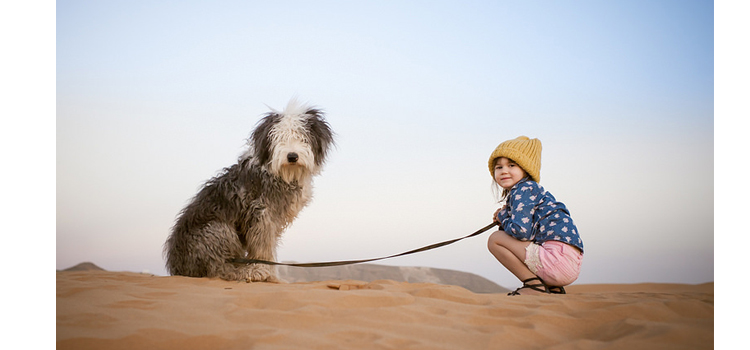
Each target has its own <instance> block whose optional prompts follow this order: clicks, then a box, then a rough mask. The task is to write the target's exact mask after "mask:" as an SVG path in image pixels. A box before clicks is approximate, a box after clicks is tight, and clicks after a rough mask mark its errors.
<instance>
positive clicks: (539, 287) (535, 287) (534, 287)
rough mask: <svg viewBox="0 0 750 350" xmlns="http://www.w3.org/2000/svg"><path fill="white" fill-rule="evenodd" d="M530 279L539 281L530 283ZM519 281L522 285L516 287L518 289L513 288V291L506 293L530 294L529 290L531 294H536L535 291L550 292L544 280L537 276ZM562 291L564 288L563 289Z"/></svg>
mask: <svg viewBox="0 0 750 350" xmlns="http://www.w3.org/2000/svg"><path fill="white" fill-rule="evenodd" d="M532 281H539V283H533V284H532V283H531V282H532ZM521 282H523V286H522V287H521V288H518V289H516V290H514V291H512V292H510V293H508V295H522V294H532V293H529V292H530V291H533V294H536V293H546V294H550V293H552V292H551V291H550V289H549V287H547V285H546V284H544V282H542V280H541V279H540V278H539V277H532V278H529V279H526V280H523V281H521ZM553 288H557V287H553ZM560 288H562V287H560ZM563 293H564V290H563Z"/></svg>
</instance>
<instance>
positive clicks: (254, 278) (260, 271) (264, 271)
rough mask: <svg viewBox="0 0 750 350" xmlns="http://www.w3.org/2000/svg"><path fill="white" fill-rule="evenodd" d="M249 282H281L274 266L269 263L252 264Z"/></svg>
mask: <svg viewBox="0 0 750 350" xmlns="http://www.w3.org/2000/svg"><path fill="white" fill-rule="evenodd" d="M248 282H273V283H279V279H278V277H276V273H275V272H274V271H273V268H272V267H271V266H268V265H252V266H251V267H250V271H249V278H248Z"/></svg>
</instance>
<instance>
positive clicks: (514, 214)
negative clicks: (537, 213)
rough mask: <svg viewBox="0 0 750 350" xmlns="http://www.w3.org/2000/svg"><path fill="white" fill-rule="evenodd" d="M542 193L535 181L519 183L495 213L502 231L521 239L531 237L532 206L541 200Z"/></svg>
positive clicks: (524, 239) (527, 239) (534, 206)
mask: <svg viewBox="0 0 750 350" xmlns="http://www.w3.org/2000/svg"><path fill="white" fill-rule="evenodd" d="M542 194H543V193H542V189H541V188H540V187H539V186H538V185H537V184H536V183H535V182H531V181H529V182H524V183H522V184H519V186H518V187H516V188H515V189H514V190H513V192H512V193H511V194H510V196H509V198H508V201H507V205H506V206H505V207H504V208H502V209H501V210H500V213H499V214H498V215H497V216H498V219H499V221H500V225H501V226H502V227H503V231H505V232H506V233H508V234H510V235H511V236H513V237H515V238H516V239H518V240H521V241H529V240H531V239H533V238H534V235H533V230H532V228H533V226H534V222H533V217H534V210H535V209H534V208H536V206H537V204H538V203H539V201H541V199H542Z"/></svg>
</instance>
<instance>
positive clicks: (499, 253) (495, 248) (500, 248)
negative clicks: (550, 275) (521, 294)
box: [487, 231, 537, 291]
mask: <svg viewBox="0 0 750 350" xmlns="http://www.w3.org/2000/svg"><path fill="white" fill-rule="evenodd" d="M529 244H531V242H528V241H527V242H524V241H519V240H517V239H515V238H513V236H511V235H509V234H507V233H505V231H496V232H494V233H492V234H491V235H490V238H489V240H488V241H487V248H489V250H490V253H492V255H494V256H495V258H496V259H497V261H499V262H500V263H501V264H503V266H505V268H506V269H508V271H510V272H511V273H512V274H514V275H515V276H516V277H518V279H519V280H521V281H523V280H527V279H529V278H534V277H537V276H536V275H535V274H534V273H533V272H531V270H529V268H528V267H527V266H526V263H524V261H525V260H526V247H528V246H529ZM527 289H528V288H524V291H526V290H527Z"/></svg>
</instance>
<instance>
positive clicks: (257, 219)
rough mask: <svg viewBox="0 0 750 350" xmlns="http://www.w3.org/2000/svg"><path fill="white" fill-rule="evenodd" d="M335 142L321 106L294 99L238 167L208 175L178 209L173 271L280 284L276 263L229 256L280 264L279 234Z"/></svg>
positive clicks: (170, 252)
mask: <svg viewBox="0 0 750 350" xmlns="http://www.w3.org/2000/svg"><path fill="white" fill-rule="evenodd" d="M332 145H333V132H332V131H331V128H330V126H329V125H328V123H327V122H326V121H325V120H324V118H323V112H322V111H321V110H319V109H316V108H312V107H309V106H306V105H301V104H299V103H297V102H296V101H294V100H292V101H290V102H289V104H288V105H287V107H286V109H285V110H284V111H283V112H277V111H274V110H273V109H272V111H271V112H269V113H268V114H266V115H265V116H264V117H263V118H262V119H261V120H260V121H259V122H258V125H257V126H256V128H255V130H254V131H253V132H252V134H251V136H250V138H249V140H248V150H247V151H246V152H244V153H243V154H242V155H241V156H240V158H239V160H238V162H237V164H234V165H232V166H231V167H229V168H225V169H224V170H223V171H222V173H221V174H220V175H218V176H216V177H214V178H212V179H210V180H208V181H207V182H206V184H205V185H204V186H203V187H202V188H201V190H200V191H199V192H198V194H197V195H196V196H195V197H194V198H193V199H192V201H191V202H190V203H189V204H188V205H187V206H186V207H185V208H184V209H183V210H182V212H181V213H180V214H179V216H178V218H177V220H176V222H175V225H174V227H172V232H171V234H170V235H169V238H167V242H166V243H165V245H164V254H165V257H166V262H167V263H166V265H167V270H168V271H169V273H170V274H172V275H182V276H192V277H219V278H222V279H225V280H233V281H247V282H252V281H268V282H278V278H277V277H276V271H275V269H274V268H273V267H271V266H268V265H260V264H251V265H242V264H232V263H229V262H228V260H231V259H261V260H269V261H276V247H277V244H278V241H279V238H280V236H281V234H282V232H283V231H284V229H285V228H286V227H287V226H289V224H291V223H292V221H294V219H295V218H296V217H297V214H299V212H300V211H301V210H302V208H304V207H305V206H306V205H307V203H308V202H309V201H310V199H311V198H312V178H313V176H315V175H318V174H319V173H320V171H321V167H322V166H323V163H324V162H325V160H326V156H327V154H328V150H329V148H330V147H331V146H332Z"/></svg>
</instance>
